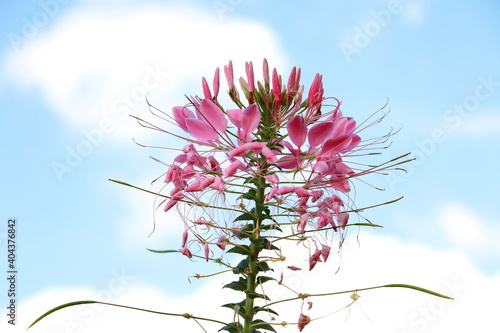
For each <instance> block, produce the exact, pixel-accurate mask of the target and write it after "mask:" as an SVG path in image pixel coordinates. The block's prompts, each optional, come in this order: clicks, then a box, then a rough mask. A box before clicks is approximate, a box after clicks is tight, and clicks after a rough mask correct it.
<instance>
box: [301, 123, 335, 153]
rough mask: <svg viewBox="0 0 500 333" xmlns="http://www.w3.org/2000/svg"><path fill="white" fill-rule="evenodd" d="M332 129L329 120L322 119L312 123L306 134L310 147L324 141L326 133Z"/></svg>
mask: <svg viewBox="0 0 500 333" xmlns="http://www.w3.org/2000/svg"><path fill="white" fill-rule="evenodd" d="M332 129H333V122H331V121H324V122H321V123H318V124H315V125H313V126H312V127H311V129H309V133H308V134H307V139H308V141H309V145H310V146H311V148H315V147H317V146H318V145H320V144H321V143H323V142H325V140H326V139H327V137H328V134H329V133H330V132H331V131H332Z"/></svg>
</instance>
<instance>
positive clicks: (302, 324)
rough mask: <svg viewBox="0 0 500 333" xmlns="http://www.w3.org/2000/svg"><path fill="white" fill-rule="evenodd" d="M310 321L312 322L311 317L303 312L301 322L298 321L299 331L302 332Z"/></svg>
mask: <svg viewBox="0 0 500 333" xmlns="http://www.w3.org/2000/svg"><path fill="white" fill-rule="evenodd" d="M310 322H311V317H309V316H307V315H305V314H303V313H301V314H300V316H299V323H298V327H299V332H302V330H303V329H304V327H306V325H307V324H309V323H310Z"/></svg>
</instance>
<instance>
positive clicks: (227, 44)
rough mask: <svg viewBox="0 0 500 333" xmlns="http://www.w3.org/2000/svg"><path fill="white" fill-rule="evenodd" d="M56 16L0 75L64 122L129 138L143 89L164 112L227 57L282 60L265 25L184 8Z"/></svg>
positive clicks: (81, 10) (86, 10) (98, 9)
mask: <svg viewBox="0 0 500 333" xmlns="http://www.w3.org/2000/svg"><path fill="white" fill-rule="evenodd" d="M58 19H60V20H59V21H58V22H56V23H55V24H54V26H53V28H52V29H50V30H49V29H47V30H44V31H43V32H44V34H40V35H39V36H37V37H36V38H35V39H33V40H30V41H29V42H28V43H27V45H25V46H24V47H23V48H22V49H21V50H20V51H19V52H14V51H12V52H11V53H10V54H9V55H8V56H7V57H6V61H5V63H4V64H3V67H4V71H6V72H7V74H8V76H10V77H11V79H12V80H13V81H14V82H15V83H17V84H19V85H23V86H34V87H36V88H37V89H39V90H40V91H41V92H42V93H43V95H44V97H45V98H46V100H47V102H48V103H49V105H50V106H51V107H52V108H53V109H54V111H55V112H56V113H57V114H58V115H59V116H60V117H62V118H63V119H64V120H65V121H66V122H68V123H69V124H72V125H75V126H77V127H80V128H81V127H84V128H89V127H90V128H92V127H97V126H99V125H98V124H99V122H100V121H101V120H102V119H104V118H106V119H110V120H111V121H112V123H113V124H114V125H116V126H114V128H115V129H117V130H115V131H114V132H115V133H123V134H125V135H124V137H126V138H127V139H129V138H130V136H131V134H130V133H131V130H130V127H129V126H128V125H126V123H127V122H128V123H130V124H132V126H133V127H131V128H132V130H135V131H136V130H137V124H135V122H133V121H130V119H129V118H128V117H126V114H128V113H132V114H137V113H139V112H141V111H142V112H147V111H146V110H147V107H146V102H145V99H144V93H145V92H146V91H147V92H149V93H150V94H151V95H150V97H151V100H152V101H153V102H154V103H155V105H157V106H159V107H160V108H162V109H165V110H168V109H169V108H170V107H172V106H174V105H179V104H184V103H185V102H186V100H185V98H184V94H188V95H191V94H193V95H194V94H199V93H201V91H202V90H201V76H202V75H205V76H207V77H208V81H209V82H211V80H212V75H213V72H214V70H215V67H222V66H223V65H225V64H226V63H227V62H228V61H229V60H230V59H232V60H233V61H234V62H235V65H237V64H239V65H240V66H243V64H244V61H247V60H253V61H254V62H258V63H260V62H261V61H262V59H263V58H264V57H267V58H268V59H269V61H270V63H271V65H278V66H279V65H282V64H283V63H284V61H285V60H284V59H285V57H284V55H283V54H282V52H281V50H280V48H279V41H278V40H277V38H276V36H275V34H274V33H273V31H271V30H270V29H269V28H268V27H266V26H264V25H262V24H260V23H257V22H251V21H242V20H239V21H236V20H229V19H228V20H220V19H219V18H218V17H217V16H216V15H215V13H204V12H201V11H200V10H199V9H197V8H195V7H190V6H188V5H178V6H175V5H171V6H167V5H156V6H146V5H145V6H140V7H131V8H128V10H124V9H123V8H118V7H116V6H89V7H77V8H76V9H74V10H73V11H71V12H68V13H67V14H65V15H64V16H62V14H61V15H60V16H59V17H58ZM252 41H258V44H255V43H254V42H252ZM259 67H260V66H259ZM223 78H224V75H223V72H222V77H221V79H222V81H225V80H224V79H223ZM223 87H224V86H223ZM224 89H225V88H224ZM221 91H224V90H223V89H221ZM132 133H133V132H132Z"/></svg>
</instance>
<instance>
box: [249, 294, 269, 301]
mask: <svg viewBox="0 0 500 333" xmlns="http://www.w3.org/2000/svg"><path fill="white" fill-rule="evenodd" d="M247 295H248V297H250V298H252V299H255V298H262V299H265V300H266V301H271V300H270V299H269V297H267V296H266V295H263V294H259V293H248V294H247Z"/></svg>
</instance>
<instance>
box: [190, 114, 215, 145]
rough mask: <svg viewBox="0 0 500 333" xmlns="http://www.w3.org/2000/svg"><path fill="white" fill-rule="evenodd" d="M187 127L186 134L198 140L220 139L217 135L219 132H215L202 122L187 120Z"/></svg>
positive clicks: (192, 119)
mask: <svg viewBox="0 0 500 333" xmlns="http://www.w3.org/2000/svg"><path fill="white" fill-rule="evenodd" d="M186 126H187V131H186V132H188V133H189V134H191V135H192V136H194V137H195V138H197V139H201V140H217V139H218V138H219V134H218V133H217V131H215V130H214V129H213V128H212V127H211V126H210V125H208V124H207V123H206V122H204V121H202V120H199V119H194V118H188V119H186Z"/></svg>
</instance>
